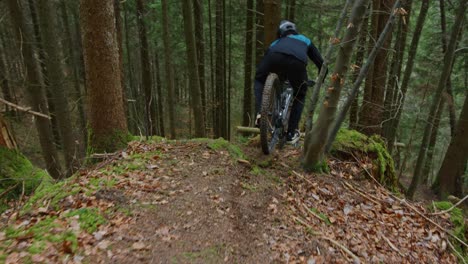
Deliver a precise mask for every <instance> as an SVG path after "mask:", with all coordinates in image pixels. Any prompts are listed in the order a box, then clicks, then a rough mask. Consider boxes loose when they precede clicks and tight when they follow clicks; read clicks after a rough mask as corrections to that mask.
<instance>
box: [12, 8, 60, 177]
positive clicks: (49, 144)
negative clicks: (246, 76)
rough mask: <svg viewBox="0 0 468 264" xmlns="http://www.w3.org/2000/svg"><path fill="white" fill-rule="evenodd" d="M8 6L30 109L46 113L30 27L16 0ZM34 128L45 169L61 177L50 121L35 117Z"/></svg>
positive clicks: (45, 103)
mask: <svg viewBox="0 0 468 264" xmlns="http://www.w3.org/2000/svg"><path fill="white" fill-rule="evenodd" d="M7 3H8V7H9V9H10V14H11V17H12V24H13V27H14V29H15V33H16V40H17V43H18V45H19V46H20V49H21V50H22V54H23V60H24V65H25V66H26V76H27V83H28V85H27V94H28V99H29V102H30V104H31V109H32V110H33V111H36V112H41V113H43V114H46V115H48V114H49V113H48V110H47V109H48V108H47V101H46V98H45V95H44V90H43V85H42V80H41V73H40V70H39V66H38V65H37V63H36V58H35V56H34V46H33V43H34V40H33V38H32V36H33V33H32V29H31V28H30V27H29V25H28V23H26V20H25V18H24V16H23V13H22V12H21V11H22V10H23V9H22V8H21V7H20V6H19V3H18V1H17V0H8V2H7ZM35 124H36V128H37V131H38V134H39V142H40V144H41V148H42V155H43V157H44V160H45V162H46V167H47V171H48V172H49V174H50V175H51V176H52V177H54V178H55V179H58V178H61V175H62V173H61V168H60V164H59V162H58V161H59V159H58V156H57V150H56V149H55V145H54V143H53V139H52V138H53V136H52V129H51V126H50V122H49V120H48V119H45V118H36V119H35Z"/></svg>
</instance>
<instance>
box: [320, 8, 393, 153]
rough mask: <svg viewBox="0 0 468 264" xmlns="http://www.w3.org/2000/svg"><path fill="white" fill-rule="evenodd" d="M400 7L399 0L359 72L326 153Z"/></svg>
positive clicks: (381, 46)
mask: <svg viewBox="0 0 468 264" xmlns="http://www.w3.org/2000/svg"><path fill="white" fill-rule="evenodd" d="M399 7H400V0H397V1H396V2H395V4H394V6H393V8H392V9H391V11H390V14H391V15H390V17H389V18H388V21H387V23H386V25H385V27H384V28H383V30H382V32H381V33H380V35H379V38H378V40H377V42H376V43H375V46H374V47H373V48H372V51H371V53H370V54H369V58H368V59H367V61H366V64H365V65H364V66H363V67H362V68H361V71H360V72H359V76H358V78H357V79H356V81H355V82H354V84H353V88H352V89H351V94H350V95H349V97H348V98H347V99H346V101H345V103H344V105H343V107H342V110H341V111H340V113H339V114H338V117H337V118H336V121H335V123H334V125H333V128H332V130H331V131H330V135H329V137H328V141H327V145H326V148H325V150H326V152H329V151H330V148H331V145H332V143H333V141H334V140H335V137H336V135H337V134H338V130H339V129H340V127H341V124H342V123H343V121H344V119H345V117H346V113H347V112H348V110H349V108H350V107H351V104H352V103H353V102H354V99H355V97H356V96H357V94H358V91H359V87H360V86H361V83H362V81H363V80H364V77H365V76H366V75H367V73H368V71H369V69H370V65H372V64H373V63H374V61H375V59H376V58H377V56H378V54H379V51H380V50H381V48H383V46H384V45H385V40H386V39H387V38H388V35H389V34H390V33H391V31H392V28H393V24H394V23H395V17H396V12H395V11H396V10H397V9H398V8H399Z"/></svg>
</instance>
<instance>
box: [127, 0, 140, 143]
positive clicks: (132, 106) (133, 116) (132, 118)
mask: <svg viewBox="0 0 468 264" xmlns="http://www.w3.org/2000/svg"><path fill="white" fill-rule="evenodd" d="M128 9H129V2H127V3H126V4H125V5H124V25H125V49H126V50H127V52H126V53H127V56H126V58H127V62H126V63H125V64H124V65H126V69H127V75H126V76H128V78H127V87H126V94H127V97H128V98H129V99H131V101H129V103H128V107H127V111H126V114H127V122H128V126H129V129H130V131H131V132H132V133H134V134H137V133H138V132H137V131H138V120H137V119H138V114H137V110H136V108H137V107H136V100H135V99H136V93H137V92H136V87H135V78H134V75H133V60H132V52H131V48H130V32H131V31H132V30H131V28H130V23H129V18H128V16H129V15H128V13H129V11H128Z"/></svg>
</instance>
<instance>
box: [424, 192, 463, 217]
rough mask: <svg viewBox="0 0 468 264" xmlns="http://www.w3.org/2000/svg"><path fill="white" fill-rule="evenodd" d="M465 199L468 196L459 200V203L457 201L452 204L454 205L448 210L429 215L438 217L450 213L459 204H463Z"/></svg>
mask: <svg viewBox="0 0 468 264" xmlns="http://www.w3.org/2000/svg"><path fill="white" fill-rule="evenodd" d="M467 198H468V195H466V196H465V197H464V198H463V199H461V200H460V201H458V203H456V204H454V205H453V206H452V207H450V208H449V209H447V210H443V211H440V212H436V213H432V214H431V215H440V214H445V213H448V212H450V211H452V210H453V209H454V208H455V207H457V206H459V205H460V204H461V203H463V202H464V201H465V200H466V199H467Z"/></svg>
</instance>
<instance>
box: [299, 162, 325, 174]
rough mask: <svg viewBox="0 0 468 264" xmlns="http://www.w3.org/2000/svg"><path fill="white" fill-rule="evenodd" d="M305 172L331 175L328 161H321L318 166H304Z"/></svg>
mask: <svg viewBox="0 0 468 264" xmlns="http://www.w3.org/2000/svg"><path fill="white" fill-rule="evenodd" d="M303 167H304V170H305V171H307V172H317V173H327V174H328V173H329V172H330V168H329V167H328V164H327V162H326V161H321V162H318V163H316V164H311V165H306V164H303Z"/></svg>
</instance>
